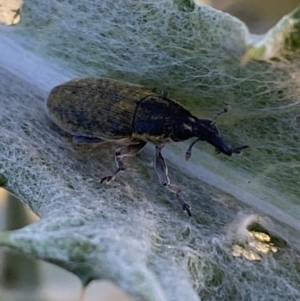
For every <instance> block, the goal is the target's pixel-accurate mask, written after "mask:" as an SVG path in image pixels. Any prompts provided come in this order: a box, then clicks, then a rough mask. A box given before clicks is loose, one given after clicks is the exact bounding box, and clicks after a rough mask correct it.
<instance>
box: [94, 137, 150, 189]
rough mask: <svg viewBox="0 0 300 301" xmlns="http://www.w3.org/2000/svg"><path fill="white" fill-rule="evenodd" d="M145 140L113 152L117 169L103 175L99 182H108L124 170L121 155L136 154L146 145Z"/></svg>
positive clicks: (130, 155)
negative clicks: (108, 174) (107, 174)
mask: <svg viewBox="0 0 300 301" xmlns="http://www.w3.org/2000/svg"><path fill="white" fill-rule="evenodd" d="M146 143H147V142H144V141H139V142H138V143H136V144H130V145H126V146H123V147H122V148H119V149H117V150H116V152H115V161H116V165H117V169H116V170H115V171H114V172H113V174H112V175H110V176H106V177H103V178H102V179H101V181H100V183H101V184H103V183H110V182H111V181H113V180H114V179H115V177H116V175H117V174H118V173H120V172H122V171H124V170H125V167H124V163H123V161H122V160H121V159H122V158H123V157H132V156H134V155H136V154H137V153H138V152H139V151H141V150H142V148H143V147H144V146H145V145H146Z"/></svg>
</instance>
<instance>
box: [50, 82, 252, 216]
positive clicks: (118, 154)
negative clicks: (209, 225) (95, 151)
mask: <svg viewBox="0 0 300 301" xmlns="http://www.w3.org/2000/svg"><path fill="white" fill-rule="evenodd" d="M46 107H47V112H48V115H49V116H50V118H51V119H52V121H53V122H54V123H55V124H56V125H58V126H59V127H60V128H62V129H63V130H65V131H66V132H68V133H70V134H71V135H72V136H73V142H74V143H77V144H97V143H103V142H116V143H119V144H122V145H123V146H122V147H121V148H118V149H117V150H116V151H115V162H116V165H117V168H116V170H115V171H114V172H113V173H112V174H110V175H108V176H105V177H103V178H102V179H101V181H100V182H101V184H103V183H109V182H111V181H113V180H114V179H115V177H116V176H117V175H118V174H119V173H120V172H123V171H124V170H125V166H124V164H123V160H122V159H123V158H124V157H127V156H134V155H136V154H137V153H138V152H139V151H141V150H142V148H143V147H144V146H145V145H146V144H147V143H148V142H151V143H152V144H154V145H155V170H156V173H157V175H158V178H159V181H160V183H161V184H162V185H163V186H165V187H166V188H168V189H169V190H170V191H171V192H173V193H175V194H176V197H177V199H178V201H179V203H180V205H181V207H182V209H183V210H184V211H186V212H187V214H188V215H189V216H191V211H190V206H189V205H188V204H187V203H186V202H185V201H184V200H183V197H182V193H181V190H180V188H179V186H177V185H175V184H173V183H171V181H170V178H169V176H168V168H167V165H166V162H165V159H164V157H163V156H162V149H163V147H164V146H165V144H167V143H169V142H180V141H185V140H187V139H190V138H192V137H196V138H197V139H196V140H195V141H194V142H193V143H192V144H191V145H190V146H189V148H188V150H187V152H186V159H187V160H188V159H189V157H190V156H191V151H192V147H193V146H194V144H195V143H196V142H198V141H206V142H208V143H209V144H211V145H213V146H214V147H215V148H216V150H217V151H218V152H220V153H224V154H226V155H228V156H231V155H232V154H234V153H240V152H241V151H242V150H243V149H245V148H247V147H248V146H247V145H243V146H240V147H233V146H232V145H231V144H230V143H228V142H226V141H225V140H224V139H223V138H222V137H221V136H220V133H219V130H218V128H217V126H216V124H215V119H216V118H217V117H218V116H219V115H221V114H223V113H224V112H225V111H226V110H227V109H225V110H222V111H221V112H219V113H218V114H217V116H216V117H215V119H214V120H211V119H199V118H197V117H196V116H194V115H192V114H191V113H190V112H189V111H188V110H187V109H185V108H184V107H183V106H182V105H180V104H179V103H178V102H176V101H175V100H173V99H170V98H169V96H168V94H167V93H165V92H163V93H162V94H161V95H159V94H157V93H156V92H155V90H153V89H150V88H147V87H145V86H141V85H136V84H131V83H127V82H123V81H118V80H114V79H109V78H79V79H73V80H71V81H68V82H66V83H63V84H61V85H59V86H57V87H55V88H53V89H52V91H51V92H50V94H49V97H48V99H47V102H46Z"/></svg>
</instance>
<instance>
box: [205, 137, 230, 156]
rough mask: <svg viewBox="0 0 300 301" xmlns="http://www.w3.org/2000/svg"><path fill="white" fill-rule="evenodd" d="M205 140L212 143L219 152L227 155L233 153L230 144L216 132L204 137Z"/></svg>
mask: <svg viewBox="0 0 300 301" xmlns="http://www.w3.org/2000/svg"><path fill="white" fill-rule="evenodd" d="M206 142H207V143H209V144H211V145H213V146H214V147H215V148H216V149H217V150H218V151H219V152H221V153H223V154H225V155H227V156H231V155H232V153H233V147H232V145H231V144H229V143H228V142H227V141H225V140H224V139H223V138H222V137H220V136H219V135H218V134H216V133H212V134H211V135H209V136H208V137H207V139H206Z"/></svg>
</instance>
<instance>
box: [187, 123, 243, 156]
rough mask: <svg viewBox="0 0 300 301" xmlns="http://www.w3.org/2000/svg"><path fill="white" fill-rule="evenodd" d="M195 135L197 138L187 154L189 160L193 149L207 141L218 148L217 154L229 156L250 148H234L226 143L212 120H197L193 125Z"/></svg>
mask: <svg viewBox="0 0 300 301" xmlns="http://www.w3.org/2000/svg"><path fill="white" fill-rule="evenodd" d="M192 129H193V130H192V131H193V135H194V136H195V137H197V140H196V141H194V142H193V143H192V144H191V145H190V146H189V148H188V150H187V152H186V159H187V160H188V159H189V158H190V156H191V151H192V147H193V146H194V144H195V143H196V142H198V141H206V142H207V143H209V144H211V145H213V146H214V147H215V148H216V151H217V153H223V154H225V155H227V156H231V155H232V154H239V153H241V151H242V150H243V149H246V148H248V147H249V146H248V145H243V146H239V147H233V146H232V145H231V144H230V143H229V142H227V141H225V140H224V139H223V138H222V137H221V136H220V132H219V129H218V128H217V126H216V123H215V121H214V120H211V119H195V122H194V123H193V125H192Z"/></svg>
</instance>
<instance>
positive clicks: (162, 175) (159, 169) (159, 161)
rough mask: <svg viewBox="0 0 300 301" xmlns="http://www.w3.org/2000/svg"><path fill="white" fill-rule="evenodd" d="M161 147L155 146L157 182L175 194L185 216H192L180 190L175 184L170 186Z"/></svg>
mask: <svg viewBox="0 0 300 301" xmlns="http://www.w3.org/2000/svg"><path fill="white" fill-rule="evenodd" d="M163 147H164V146H163V145H160V146H155V152H156V159H155V170H156V173H157V175H158V178H159V181H160V183H161V184H162V185H164V186H165V187H166V188H168V189H169V190H170V191H172V192H173V193H175V194H176V197H177V200H178V201H179V203H180V205H181V207H182V209H183V211H186V212H187V214H188V215H189V216H191V215H192V214H191V211H190V206H189V205H188V204H187V203H186V202H185V201H184V200H183V198H182V196H181V190H180V188H179V187H178V186H177V185H175V184H171V182H170V178H169V176H168V167H167V164H166V162H165V159H164V157H163V156H162V154H161V150H162V148H163Z"/></svg>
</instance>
